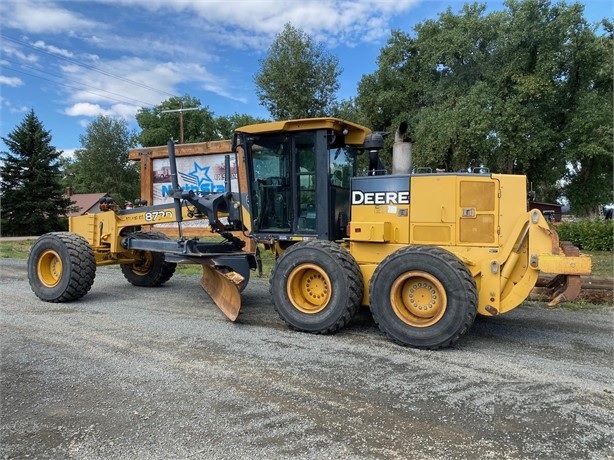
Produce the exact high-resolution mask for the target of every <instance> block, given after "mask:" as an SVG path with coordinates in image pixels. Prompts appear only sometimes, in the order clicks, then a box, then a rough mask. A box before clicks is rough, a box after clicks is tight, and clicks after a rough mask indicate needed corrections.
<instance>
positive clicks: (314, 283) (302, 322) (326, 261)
mask: <svg viewBox="0 0 614 460" xmlns="http://www.w3.org/2000/svg"><path fill="white" fill-rule="evenodd" d="M362 293H363V283H362V276H361V273H360V269H359V267H358V264H357V263H356V261H355V260H354V258H353V257H352V256H351V255H350V253H349V252H348V251H347V250H345V249H344V248H342V247H341V246H339V245H338V244H336V243H333V242H331V241H319V240H314V241H306V242H301V243H296V244H294V245H292V246H291V247H290V248H288V249H287V250H286V251H285V252H284V253H283V254H282V255H281V257H280V258H279V260H278V261H277V263H276V264H275V268H274V269H273V272H272V273H271V296H272V298H273V305H274V307H275V310H276V311H277V313H278V314H279V316H280V318H281V319H282V320H283V321H284V322H285V323H286V324H287V325H288V326H290V327H291V328H293V329H296V330H299V331H303V332H311V333H315V334H329V333H332V332H336V331H338V330H339V329H341V328H342V327H344V326H345V325H346V324H348V323H349V322H350V320H351V319H352V317H353V316H354V314H355V313H356V311H357V309H358V307H359V306H360V302H361V300H362Z"/></svg>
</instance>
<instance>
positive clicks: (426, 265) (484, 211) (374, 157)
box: [28, 118, 591, 349]
mask: <svg viewBox="0 0 614 460" xmlns="http://www.w3.org/2000/svg"><path fill="white" fill-rule="evenodd" d="M395 136H396V140H397V142H395V148H394V152H393V165H394V166H393V174H386V173H385V171H382V170H381V169H380V166H381V162H379V159H378V152H379V151H380V150H381V149H382V148H383V145H384V138H383V133H379V132H371V131H370V130H369V129H367V128H365V127H363V126H360V125H357V124H355V123H351V122H348V121H345V120H340V119H336V118H314V119H302V120H289V121H278V122H271V123H263V124H256V125H249V126H245V127H242V128H239V129H237V130H236V132H235V134H234V136H233V139H232V149H231V150H232V153H231V154H228V155H227V156H226V157H225V158H226V162H225V168H224V172H225V178H226V179H225V185H224V187H223V190H221V191H220V190H217V191H216V192H215V193H212V192H209V191H205V192H202V191H192V190H189V187H183V188H182V186H181V184H180V183H179V179H178V175H177V167H176V159H175V151H174V144H173V142H169V144H168V156H169V163H170V181H171V193H170V196H171V197H172V200H173V201H172V204H167V205H165V204H158V205H153V206H146V205H141V204H142V203H139V202H138V201H137V202H136V203H135V204H136V206H135V207H134V208H133V209H122V208H121V207H119V206H117V205H115V204H114V203H113V202H112V201H111V202H108V201H106V200H105V201H103V202H102V203H101V208H102V209H105V210H104V211H101V212H99V213H92V214H87V215H84V216H79V217H73V218H71V219H70V231H69V232H56V233H48V234H45V235H42V236H41V237H40V238H39V239H38V240H37V241H36V242H35V243H34V245H33V246H32V249H31V252H30V257H29V260H28V275H29V280H30V285H31V287H32V289H33V291H34V293H35V294H36V295H37V296H38V297H39V298H41V299H42V300H45V301H48V302H65V301H71V300H75V299H79V298H80V297H82V296H84V295H85V294H86V293H87V292H88V291H89V290H90V288H91V286H92V284H93V282H94V277H95V271H96V266H100V265H109V264H119V265H120V266H121V269H122V272H123V274H124V276H125V278H126V279H127V280H128V281H129V282H130V283H132V284H133V285H137V286H151V287H154V286H159V285H161V284H163V283H165V282H166V281H168V280H169V279H170V278H171V276H172V275H173V273H174V271H175V267H176V264H178V263H197V264H201V265H202V266H203V275H202V278H201V284H202V286H203V288H204V289H205V291H206V292H207V293H208V294H209V295H210V296H211V298H212V299H213V300H214V302H215V303H216V304H217V305H218V307H220V309H221V310H222V311H223V312H224V313H225V314H226V316H227V317H228V318H229V319H230V320H232V321H234V320H235V319H236V318H237V316H238V314H239V311H240V308H241V295H240V292H241V290H242V289H243V288H244V287H245V286H246V284H247V283H248V280H249V276H250V273H251V272H252V271H254V270H256V268H257V267H258V264H259V252H258V251H259V248H264V249H265V250H270V251H272V252H273V253H275V255H276V262H275V266H274V268H273V272H272V275H271V279H270V292H271V297H272V301H273V305H274V308H275V310H276V311H277V312H278V314H279V315H280V317H281V318H282V319H283V321H285V322H286V323H287V324H288V325H289V326H290V327H292V328H294V329H296V330H300V331H305V332H311V333H332V332H335V331H337V330H339V329H341V328H342V327H344V326H345V325H346V324H348V322H349V321H350V320H351V318H352V317H353V315H354V314H355V313H356V311H357V309H358V308H359V307H360V306H361V305H368V306H369V307H370V309H371V312H372V314H373V317H374V319H375V322H376V323H377V324H378V326H379V327H380V329H381V330H382V331H384V332H385V333H386V334H387V336H388V337H389V338H390V339H392V340H393V341H395V342H397V343H399V344H402V345H407V346H412V347H417V348H427V349H437V348H442V347H447V346H450V345H452V344H454V343H455V342H456V341H457V340H458V339H459V338H460V337H461V336H462V335H463V334H465V333H466V332H467V330H468V329H469V328H470V327H471V325H472V323H473V321H474V319H475V316H476V314H481V315H486V316H493V315H499V314H502V313H505V312H507V311H510V310H512V309H513V308H515V307H517V306H518V305H520V304H521V303H522V302H523V301H524V300H526V298H527V297H528V295H529V293H530V292H531V290H532V288H533V287H534V286H535V283H536V281H537V277H538V275H539V273H540V272H544V273H551V274H555V275H557V276H556V277H555V278H554V280H553V283H552V285H551V288H552V290H553V299H552V301H551V305H556V304H558V303H560V302H561V301H565V300H573V299H574V298H575V297H576V296H577V295H578V293H579V291H580V275H588V274H590V271H591V260H590V258H589V257H586V256H583V255H580V253H579V251H578V250H577V248H575V247H573V246H572V245H570V244H567V243H560V242H559V239H558V235H557V233H556V232H555V231H554V230H553V229H551V228H550V226H549V225H548V223H547V221H546V220H545V219H544V217H543V216H542V214H541V213H540V211H538V210H536V209H531V210H529V209H527V180H526V177H525V176H521V175H505V174H493V173H490V172H488V171H487V170H484V169H479V170H476V171H473V172H461V173H450V172H434V173H432V172H428V171H426V172H425V171H423V170H420V172H419V173H416V172H413V173H412V172H411V169H412V168H411V155H410V150H411V149H410V146H408V144H406V143H404V142H402V136H401V135H400V134H399V132H397V134H396V135H395ZM361 154H362V155H368V157H369V167H368V169H367V170H366V174H365V175H362V176H358V175H357V174H356V173H357V158H358V156H359V155H361ZM231 163H232V164H234V165H235V167H236V178H237V181H236V183H237V184H238V187H234V188H231V180H230V177H231V166H230V165H231ZM197 219H198V220H201V219H205V220H206V221H207V223H208V225H209V228H210V229H211V230H212V231H213V232H215V233H217V234H219V236H221V237H222V238H221V239H220V241H213V242H212V241H209V240H204V239H202V238H200V239H199V238H198V237H184V236H183V233H182V231H181V228H182V224H183V223H184V222H186V221H191V220H197ZM169 222H176V225H177V227H178V230H179V231H178V234H179V236H178V237H177V238H173V239H171V238H170V237H168V236H166V235H165V234H164V233H161V232H159V231H155V230H153V231H152V230H150V229H151V228H152V226H153V225H154V224H160V223H169ZM153 228H155V227H153Z"/></svg>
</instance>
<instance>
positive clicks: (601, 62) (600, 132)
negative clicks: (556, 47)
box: [561, 20, 614, 215]
mask: <svg viewBox="0 0 614 460" xmlns="http://www.w3.org/2000/svg"><path fill="white" fill-rule="evenodd" d="M602 25H603V27H604V29H605V31H606V33H605V34H604V35H603V36H601V37H595V35H594V34H593V33H592V31H590V30H587V29H585V28H582V29H578V30H576V31H575V34H576V35H577V36H578V38H577V40H576V42H575V44H576V46H575V47H573V48H572V49H571V50H570V57H569V62H570V66H569V69H568V73H569V77H568V78H569V80H570V85H569V90H568V92H567V93H565V94H563V95H561V96H562V97H565V96H567V98H568V100H569V105H570V106H572V107H574V110H573V111H572V112H570V113H569V114H568V115H567V118H566V120H565V121H566V123H565V129H564V130H563V132H562V134H563V136H564V142H565V144H564V145H565V150H566V154H567V160H568V163H567V164H568V170H567V174H566V177H565V179H566V181H565V184H566V185H565V187H564V189H563V191H564V193H565V196H566V197H567V198H568V199H569V202H570V203H571V210H572V212H574V213H576V214H579V215H594V214H596V213H597V211H598V207H599V205H600V204H605V203H612V202H614V192H613V190H614V180H613V174H612V171H613V170H614V161H613V158H614V156H613V154H612V151H613V148H612V139H613V138H614V126H613V122H612V113H614V106H613V100H614V94H613V92H612V76H613V75H614V46H613V45H614V24H612V22H610V21H605V20H604V21H603V23H602Z"/></svg>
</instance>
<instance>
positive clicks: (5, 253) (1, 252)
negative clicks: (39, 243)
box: [0, 240, 35, 260]
mask: <svg viewBox="0 0 614 460" xmlns="http://www.w3.org/2000/svg"><path fill="white" fill-rule="evenodd" d="M34 241H35V240H22V241H0V256H1V257H2V258H3V259H22V260H25V259H27V258H28V254H30V248H31V247H32V245H33V244H34Z"/></svg>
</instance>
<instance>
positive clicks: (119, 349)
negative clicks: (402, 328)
mask: <svg viewBox="0 0 614 460" xmlns="http://www.w3.org/2000/svg"><path fill="white" fill-rule="evenodd" d="M0 275H1V276H0V345H1V349H2V354H1V361H0V392H1V393H0V396H1V406H0V409H1V411H0V414H1V420H0V427H1V434H0V458H4V459H22V458H37V459H127V458H129V459H190V458H193V459H318V460H319V459H408V458H412V459H476V458H484V459H497V460H498V459H561V458H565V459H575V458H577V459H608V458H612V452H614V445H613V441H612V439H614V383H613V382H614V379H613V377H614V367H613V360H612V356H614V355H613V353H612V352H613V351H614V335H613V334H612V332H613V327H614V321H613V318H614V316H613V315H614V307H613V306H612V303H611V302H610V303H609V304H604V305H602V306H600V307H586V306H582V305H581V304H580V306H578V307H577V308H567V307H564V308H556V309H548V308H547V307H546V306H545V304H543V303H541V302H527V303H525V304H524V305H523V306H522V307H520V308H518V309H516V310H514V311H512V312H510V313H508V314H506V315H502V316H500V317H496V318H478V319H477V320H476V323H475V324H474V326H473V327H472V329H471V330H470V331H469V333H468V334H467V335H466V336H465V337H463V338H462V339H461V341H460V342H459V343H458V345H456V346H455V347H454V348H451V349H447V350H442V351H435V352H433V351H421V350H414V349H409V348H403V347H400V346H398V345H395V344H393V343H392V342H390V341H388V340H387V339H386V337H385V336H384V335H383V334H382V333H381V332H380V331H379V330H378V329H377V328H376V326H375V324H374V322H373V320H372V318H371V316H370V314H369V312H368V310H362V311H360V312H359V314H358V316H357V317H356V318H355V319H354V320H353V321H352V322H351V323H350V325H349V326H348V327H346V328H345V329H343V330H342V331H340V332H339V333H337V334H335V335H331V336H320V335H310V334H304V333H299V332H294V331H291V330H289V329H288V328H287V327H286V326H285V325H284V324H283V323H282V322H281V320H280V319H279V318H278V317H277V315H276V313H275V311H274V310H273V308H272V306H271V305H270V300H269V299H270V298H269V294H268V282H267V281H264V280H258V279H255V280H252V281H251V282H250V284H249V285H248V287H247V288H246V290H245V291H244V293H243V308H242V312H241V314H240V316H239V318H238V321H237V322H236V323H231V322H229V321H228V320H227V319H226V318H225V317H224V316H223V315H222V314H221V313H220V312H219V311H218V310H217V309H216V307H215V306H213V305H212V304H211V301H210V299H209V298H208V296H207V295H206V294H205V293H204V292H203V291H202V290H201V288H200V286H199V284H198V278H197V277H188V276H175V277H174V278H172V279H171V280H170V281H169V282H168V283H167V284H166V285H165V286H163V287H161V288H154V289H146V288H136V287H134V286H131V285H129V284H128V283H127V282H126V281H125V280H124V279H123V277H122V274H121V272H120V271H119V270H118V269H116V268H99V269H98V271H97V275H96V281H95V283H94V286H93V287H92V290H91V292H90V293H88V294H87V295H86V296H85V297H84V298H83V299H81V300H79V301H77V302H71V303H66V304H48V303H44V302H41V301H39V300H38V299H36V297H35V296H34V294H33V293H32V292H31V291H30V288H29V286H28V282H27V279H26V269H25V262H23V261H12V260H2V261H1V262H0Z"/></svg>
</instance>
